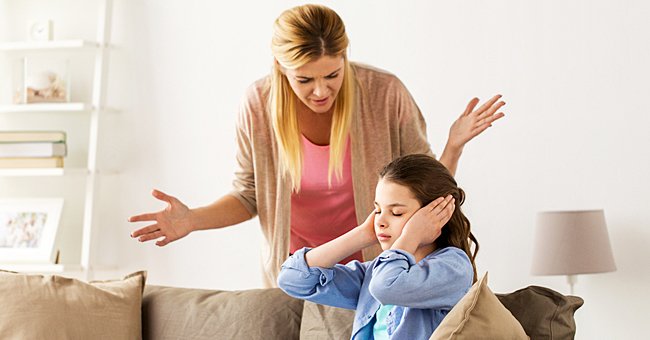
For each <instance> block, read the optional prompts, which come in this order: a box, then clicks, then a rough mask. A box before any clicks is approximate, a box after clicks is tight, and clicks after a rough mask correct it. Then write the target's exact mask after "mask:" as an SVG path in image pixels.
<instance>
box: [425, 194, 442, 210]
mask: <svg viewBox="0 0 650 340" xmlns="http://www.w3.org/2000/svg"><path fill="white" fill-rule="evenodd" d="M444 200H445V198H444V197H438V198H436V199H435V200H433V201H431V203H429V204H427V208H429V211H434V210H435V209H436V207H437V206H438V205H439V204H440V203H442V202H443V201H444Z"/></svg>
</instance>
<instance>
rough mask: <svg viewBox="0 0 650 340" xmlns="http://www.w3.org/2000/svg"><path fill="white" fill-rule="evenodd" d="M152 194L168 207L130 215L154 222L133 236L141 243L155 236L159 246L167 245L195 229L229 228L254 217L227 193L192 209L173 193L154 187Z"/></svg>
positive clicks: (138, 219)
mask: <svg viewBox="0 0 650 340" xmlns="http://www.w3.org/2000/svg"><path fill="white" fill-rule="evenodd" d="M152 195H153V196H154V197H155V198H157V199H159V200H161V201H163V202H165V203H167V207H166V208H165V209H163V210H160V211H158V212H154V213H145V214H140V215H136V216H132V217H130V218H129V222H152V223H151V224H150V225H148V226H146V227H143V228H140V229H137V230H135V231H134V232H132V233H131V237H133V238H137V239H138V241H140V242H146V241H151V240H155V239H159V238H161V237H162V239H161V240H158V241H156V245H157V246H161V247H162V246H164V245H167V244H168V243H170V242H173V241H176V240H178V239H180V238H183V237H185V236H187V235H188V234H189V233H191V232H193V231H196V230H204V229H216V228H223V227H228V226H231V225H234V224H238V223H241V222H243V221H246V220H248V219H250V218H251V217H252V216H251V214H250V213H249V212H248V210H246V208H245V207H244V205H243V204H242V203H241V202H240V201H239V200H238V199H236V198H235V197H233V196H230V195H225V196H223V197H222V198H220V199H219V200H217V201H216V202H214V203H212V204H210V205H207V206H205V207H200V208H195V209H189V208H188V207H187V206H186V205H185V204H184V203H183V202H181V201H180V200H179V199H177V198H176V197H174V196H170V195H167V194H165V193H163V192H162V191H159V190H154V191H153V192H152Z"/></svg>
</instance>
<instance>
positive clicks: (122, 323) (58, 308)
mask: <svg viewBox="0 0 650 340" xmlns="http://www.w3.org/2000/svg"><path fill="white" fill-rule="evenodd" d="M145 278H146V273H145V272H137V273H133V274H131V275H129V276H127V277H125V278H124V279H123V280H115V281H96V282H91V283H85V282H82V281H79V280H75V279H70V278H65V277H61V276H56V275H28V274H19V273H14V272H6V271H0V306H1V307H0V339H54V340H57V339H100V340H101V339H139V338H140V337H141V334H142V331H141V319H140V308H141V303H142V290H143V287H144V284H145Z"/></svg>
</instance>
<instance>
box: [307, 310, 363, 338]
mask: <svg viewBox="0 0 650 340" xmlns="http://www.w3.org/2000/svg"><path fill="white" fill-rule="evenodd" d="M353 322H354V311H353V310H348V309H343V308H337V307H331V306H324V305H319V304H317V303H313V302H310V301H305V307H304V308H303V310H302V322H301V325H300V339H304V340H311V339H318V340H339V339H349V338H350V336H351V335H352V323H353Z"/></svg>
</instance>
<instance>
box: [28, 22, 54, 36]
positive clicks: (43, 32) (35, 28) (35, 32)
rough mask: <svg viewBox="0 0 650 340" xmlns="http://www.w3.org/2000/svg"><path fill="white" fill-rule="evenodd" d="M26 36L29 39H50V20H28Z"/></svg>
mask: <svg viewBox="0 0 650 340" xmlns="http://www.w3.org/2000/svg"><path fill="white" fill-rule="evenodd" d="M27 38H28V39H29V40H31V41H47V40H52V21H51V20H34V21H30V22H28V23H27Z"/></svg>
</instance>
